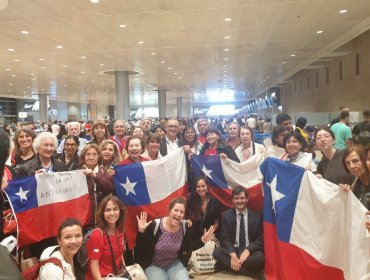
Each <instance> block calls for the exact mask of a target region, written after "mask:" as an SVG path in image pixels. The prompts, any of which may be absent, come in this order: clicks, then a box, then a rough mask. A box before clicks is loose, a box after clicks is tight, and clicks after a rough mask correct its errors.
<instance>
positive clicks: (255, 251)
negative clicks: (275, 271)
mask: <svg viewBox="0 0 370 280" xmlns="http://www.w3.org/2000/svg"><path fill="white" fill-rule="evenodd" d="M247 201H248V194H247V191H246V189H245V188H243V187H241V186H238V187H235V188H234V189H233V191H232V203H233V206H234V207H233V208H231V209H228V210H226V211H225V212H224V213H223V214H222V219H221V232H220V243H221V247H219V248H216V249H215V252H214V254H213V256H214V257H215V259H216V260H218V261H219V263H220V266H221V267H223V268H225V269H227V270H232V271H235V272H236V273H238V274H242V275H246V276H249V277H253V278H258V279H260V278H263V273H262V270H263V268H264V266H265V255H264V252H263V233H262V228H263V223H262V213H261V212H255V211H252V210H250V209H248V208H247Z"/></svg>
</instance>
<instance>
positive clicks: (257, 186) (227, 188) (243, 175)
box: [191, 153, 265, 210]
mask: <svg viewBox="0 0 370 280" xmlns="http://www.w3.org/2000/svg"><path fill="white" fill-rule="evenodd" d="M264 158H265V154H264V153H259V154H256V155H254V156H253V157H251V158H249V159H248V160H247V161H244V162H242V163H238V162H234V161H232V160H230V159H222V158H220V157H219V156H196V155H193V156H192V162H191V163H192V168H193V169H194V172H195V174H196V176H198V177H199V176H204V177H206V180H207V182H208V184H209V187H210V192H211V194H212V195H213V196H214V197H216V198H217V199H218V200H219V201H220V202H221V203H222V204H223V205H224V206H226V207H233V206H232V204H231V191H232V188H233V187H236V186H242V187H245V188H247V192H248V208H251V209H254V210H262V208H263V195H262V186H261V176H260V174H259V173H258V167H259V165H260V164H261V163H262V161H263V160H264Z"/></svg>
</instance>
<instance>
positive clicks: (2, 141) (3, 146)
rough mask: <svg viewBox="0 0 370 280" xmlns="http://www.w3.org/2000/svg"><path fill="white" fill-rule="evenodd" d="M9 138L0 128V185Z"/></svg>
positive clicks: (0, 207)
mask: <svg viewBox="0 0 370 280" xmlns="http://www.w3.org/2000/svg"><path fill="white" fill-rule="evenodd" d="M9 146H10V139H9V134H7V133H6V132H5V131H3V130H0V151H1V153H0V185H1V183H2V180H3V175H4V167H5V162H6V160H7V159H8V156H9ZM3 203H4V200H3V196H2V194H0V239H3Z"/></svg>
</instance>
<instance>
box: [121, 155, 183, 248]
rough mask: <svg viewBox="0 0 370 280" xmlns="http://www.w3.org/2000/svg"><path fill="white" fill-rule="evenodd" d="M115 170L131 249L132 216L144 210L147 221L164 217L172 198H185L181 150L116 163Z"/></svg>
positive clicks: (133, 223) (134, 228)
mask: <svg viewBox="0 0 370 280" xmlns="http://www.w3.org/2000/svg"><path fill="white" fill-rule="evenodd" d="M115 171H116V174H115V176H114V184H115V190H116V194H117V196H118V197H119V198H120V199H121V200H122V201H123V203H124V204H125V205H126V210H127V212H126V221H125V228H126V236H127V241H128V245H129V248H130V249H132V248H133V247H134V246H135V240H136V233H137V220H136V215H139V213H140V212H141V211H146V212H148V220H152V219H156V218H160V217H163V216H166V215H167V214H168V211H169V210H168V205H169V203H170V201H171V200H172V199H173V198H175V197H178V196H184V197H185V198H186V197H187V194H188V188H187V178H186V161H185V155H184V150H183V149H182V148H180V149H178V150H177V151H176V152H173V153H171V154H169V155H167V156H165V157H163V158H161V159H158V160H154V161H144V162H141V163H133V164H128V165H118V166H116V167H115Z"/></svg>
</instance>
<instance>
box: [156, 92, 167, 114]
mask: <svg viewBox="0 0 370 280" xmlns="http://www.w3.org/2000/svg"><path fill="white" fill-rule="evenodd" d="M158 111H159V112H158V115H159V117H160V118H165V117H167V114H166V90H158Z"/></svg>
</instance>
